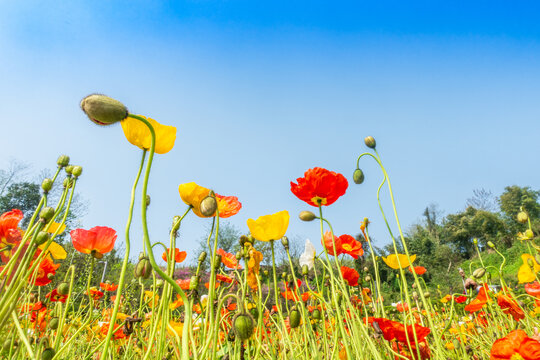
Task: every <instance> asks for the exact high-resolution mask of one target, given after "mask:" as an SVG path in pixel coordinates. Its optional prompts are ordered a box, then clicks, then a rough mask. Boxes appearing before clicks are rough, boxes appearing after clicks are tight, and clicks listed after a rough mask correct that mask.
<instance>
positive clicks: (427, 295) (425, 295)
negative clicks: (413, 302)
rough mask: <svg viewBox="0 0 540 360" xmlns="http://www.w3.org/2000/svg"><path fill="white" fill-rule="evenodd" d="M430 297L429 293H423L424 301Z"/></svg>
mask: <svg viewBox="0 0 540 360" xmlns="http://www.w3.org/2000/svg"><path fill="white" fill-rule="evenodd" d="M430 296H431V294H430V292H429V291H426V292H425V293H424V297H425V298H426V299H429V297H430Z"/></svg>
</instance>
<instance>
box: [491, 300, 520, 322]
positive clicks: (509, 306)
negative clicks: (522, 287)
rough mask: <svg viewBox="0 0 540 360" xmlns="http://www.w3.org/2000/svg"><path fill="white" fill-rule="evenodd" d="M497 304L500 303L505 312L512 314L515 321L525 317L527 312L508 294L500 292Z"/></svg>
mask: <svg viewBox="0 0 540 360" xmlns="http://www.w3.org/2000/svg"><path fill="white" fill-rule="evenodd" d="M497 304H499V306H500V307H501V309H502V311H503V312H504V313H505V314H509V315H512V317H513V318H514V320H515V321H519V320H521V319H523V318H524V317H525V313H524V312H523V310H522V309H521V308H520V307H519V305H518V304H517V303H516V302H515V301H514V300H512V299H511V298H510V297H508V296H506V295H503V294H499V295H498V296H497Z"/></svg>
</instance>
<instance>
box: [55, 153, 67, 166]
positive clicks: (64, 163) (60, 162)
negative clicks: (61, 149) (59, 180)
mask: <svg viewBox="0 0 540 360" xmlns="http://www.w3.org/2000/svg"><path fill="white" fill-rule="evenodd" d="M56 164H57V165H58V166H59V167H66V166H68V165H69V156H67V155H60V156H59V157H58V160H56Z"/></svg>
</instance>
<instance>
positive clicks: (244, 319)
mask: <svg viewBox="0 0 540 360" xmlns="http://www.w3.org/2000/svg"><path fill="white" fill-rule="evenodd" d="M232 327H233V329H234V333H235V334H236V337H237V338H238V339H240V340H241V341H245V340H247V339H249V338H250V337H251V336H252V335H253V330H254V329H255V321H254V320H253V317H252V316H251V314H249V313H239V314H236V316H235V317H234V318H233V326H232Z"/></svg>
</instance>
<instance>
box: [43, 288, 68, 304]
mask: <svg viewBox="0 0 540 360" xmlns="http://www.w3.org/2000/svg"><path fill="white" fill-rule="evenodd" d="M45 297H46V298H49V300H50V301H52V302H55V301H59V302H61V303H65V302H66V300H67V298H68V296H67V295H60V294H59V293H58V291H57V290H56V289H54V290H53V291H51V292H50V293H48V294H47V295H45Z"/></svg>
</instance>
